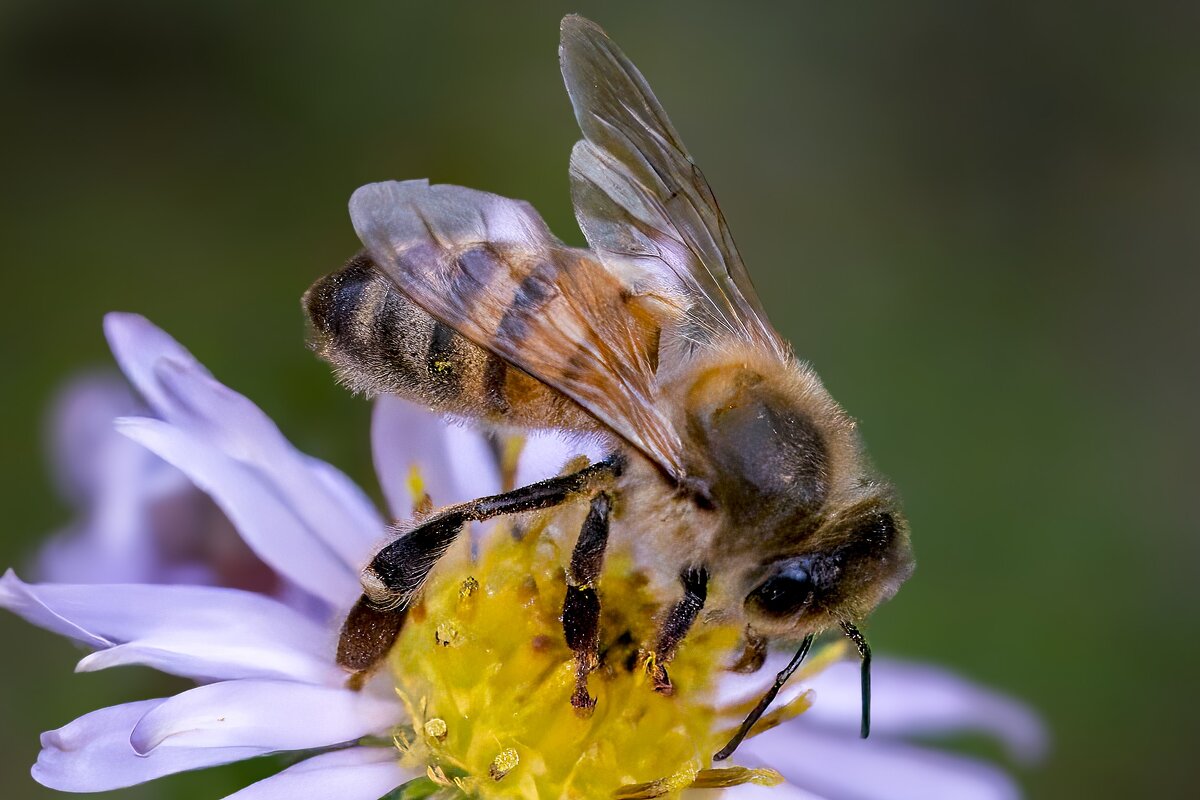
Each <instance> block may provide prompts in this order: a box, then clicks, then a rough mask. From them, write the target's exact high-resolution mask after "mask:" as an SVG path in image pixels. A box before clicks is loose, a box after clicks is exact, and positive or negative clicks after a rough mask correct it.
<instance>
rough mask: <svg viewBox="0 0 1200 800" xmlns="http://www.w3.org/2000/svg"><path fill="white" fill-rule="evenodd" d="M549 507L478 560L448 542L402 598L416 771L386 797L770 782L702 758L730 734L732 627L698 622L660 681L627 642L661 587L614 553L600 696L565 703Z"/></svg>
mask: <svg viewBox="0 0 1200 800" xmlns="http://www.w3.org/2000/svg"><path fill="white" fill-rule="evenodd" d="M566 516H568V517H569V516H570V514H567V515H566ZM549 519H550V517H545V518H543V519H541V520H539V521H536V522H535V523H534V524H533V525H532V526H531V527H530V529H529V530H527V531H526V532H525V534H524V536H523V537H522V538H520V539H517V538H515V537H514V536H512V535H511V533H510V532H509V530H507V529H505V528H503V527H500V526H498V527H497V528H495V529H494V530H493V532H492V535H491V536H490V537H489V540H488V541H487V542H486V543H485V545H484V546H483V547H481V548H480V552H479V554H478V556H477V557H476V558H474V559H472V558H471V557H470V556H469V555H468V554H467V552H466V547H460V548H456V550H455V551H453V552H451V553H450V554H448V555H447V556H446V558H445V559H444V560H443V563H441V564H440V565H439V566H438V568H437V570H436V571H435V573H434V575H433V577H432V579H431V581H430V583H429V585H428V586H427V587H426V590H425V592H424V595H423V597H422V599H421V601H420V602H419V603H418V604H417V605H415V606H414V607H413V608H412V609H411V612H410V614H409V619H408V622H407V624H406V626H405V628H404V631H403V633H402V634H401V636H400V639H399V640H398V642H397V644H396V646H395V648H394V649H393V651H392V653H391V655H390V667H391V670H392V673H393V676H394V679H395V683H396V691H397V693H398V695H399V696H400V698H401V700H402V701H403V702H404V704H405V705H406V707H407V708H408V711H409V714H410V717H411V720H412V724H411V727H405V728H403V729H401V730H400V731H398V732H397V734H396V745H397V747H398V749H399V750H400V753H401V760H402V763H403V764H404V765H405V766H408V767H415V768H424V770H425V772H426V774H427V776H428V777H427V778H425V779H421V780H419V781H415V782H413V783H412V784H409V785H408V786H406V787H404V789H402V790H401V791H400V792H399V793H398V794H397V796H398V797H405V798H407V797H413V798H415V797H431V796H436V797H439V798H443V797H444V798H452V797H478V798H555V800H557V799H558V798H580V799H583V798H587V799H588V800H591V799H592V798H608V797H626V798H648V797H670V796H675V795H676V794H678V792H679V791H681V790H682V789H684V788H687V787H689V786H693V785H696V786H720V785H732V784H734V783H743V782H747V781H754V782H758V783H775V782H778V779H779V778H778V775H777V774H776V773H773V772H771V771H769V770H746V769H742V768H734V769H732V770H712V769H708V767H709V765H710V758H711V755H712V753H713V752H715V751H716V750H717V749H718V748H719V747H720V746H721V744H723V743H724V741H723V738H722V737H723V736H727V735H728V730H724V729H718V720H717V715H718V712H717V709H716V708H715V707H714V703H713V689H714V686H715V683H716V680H717V677H718V676H719V674H720V670H721V668H722V666H723V665H724V664H726V663H728V661H729V657H730V650H731V648H733V647H734V645H735V644H736V642H737V639H738V631H736V630H733V629H731V628H729V627H725V626H718V625H713V624H700V625H697V627H696V629H695V630H694V631H693V632H692V634H691V635H690V636H689V637H688V639H687V641H686V643H685V644H684V646H683V647H682V648H681V649H680V651H679V654H678V656H677V657H676V658H675V660H674V661H673V662H672V663H671V677H672V680H673V682H674V684H675V686H676V692H675V693H674V695H672V696H670V697H666V696H663V695H660V694H656V693H655V692H654V691H652V689H651V686H650V681H649V678H648V676H647V675H646V672H645V669H644V666H643V665H642V664H641V663H640V662H639V657H638V654H639V645H640V644H642V643H644V642H648V641H652V640H653V636H654V633H655V615H656V614H657V613H658V612H660V611H661V608H660V600H659V598H656V597H654V596H652V595H651V593H650V592H649V591H648V589H647V587H646V582H645V580H644V579H643V578H642V576H640V575H639V574H638V572H637V571H636V570H635V569H634V567H633V563H632V561H631V560H630V559H629V558H628V557H626V556H623V555H622V554H620V553H613V554H610V555H609V557H608V559H607V563H606V567H605V570H604V574H603V576H602V578H601V580H600V582H599V584H598V591H599V593H600V599H601V604H602V633H601V650H602V653H601V661H602V664H601V666H600V668H599V669H597V670H596V671H595V672H593V673H592V675H591V678H590V681H589V689H590V691H591V693H592V694H593V695H594V696H595V697H596V699H597V702H596V707H595V710H594V712H593V713H592V714H591V715H590V716H581V715H580V714H578V713H577V712H576V711H575V709H574V708H572V706H571V702H570V699H571V694H572V692H573V691H574V688H575V663H574V660H573V658H572V654H571V651H570V650H569V649H568V648H567V646H566V643H565V641H564V639H563V633H562V623H561V619H560V617H561V614H562V605H563V596H564V594H565V592H566V579H565V576H564V570H563V566H562V565H563V564H564V563H566V562H567V561H568V560H569V556H570V553H569V552H563V551H562V549H561V548H562V547H563V546H564V545H562V544H561V543H559V542H558V541H557V540H556V537H554V536H551V535H549V534H548V533H547V523H548V521H549ZM565 546H568V547H569V544H567V545H565Z"/></svg>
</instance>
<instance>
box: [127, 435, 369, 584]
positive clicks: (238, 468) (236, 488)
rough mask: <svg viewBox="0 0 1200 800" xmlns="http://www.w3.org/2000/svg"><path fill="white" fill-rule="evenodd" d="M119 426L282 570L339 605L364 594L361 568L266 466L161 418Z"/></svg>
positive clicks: (272, 565)
mask: <svg viewBox="0 0 1200 800" xmlns="http://www.w3.org/2000/svg"><path fill="white" fill-rule="evenodd" d="M117 428H118V430H120V431H121V432H122V433H124V434H125V435H126V436H128V437H130V438H131V439H133V440H134V441H136V442H138V443H139V444H141V445H143V446H144V447H146V448H148V449H149V450H151V451H153V452H154V453H156V454H157V455H159V456H160V457H162V458H163V459H164V460H166V461H168V462H170V463H171V464H174V465H175V466H176V467H178V468H179V469H180V470H182V471H183V472H184V473H185V474H186V475H187V476H188V477H189V478H191V480H192V482H193V483H195V484H196V486H197V487H199V488H200V489H202V490H203V491H205V492H207V493H208V494H209V496H211V497H212V499H213V501H214V502H215V503H216V504H217V505H218V506H219V507H220V508H221V510H222V511H224V512H225V515H226V516H228V517H229V519H230V521H232V522H233V524H234V526H236V527H237V529H238V532H239V533H240V534H241V535H242V538H243V539H245V541H246V543H247V544H248V545H249V546H250V549H252V550H253V551H254V552H255V554H257V555H258V557H259V558H261V559H262V560H263V561H264V562H266V563H267V564H268V565H269V566H270V567H272V568H273V569H274V570H275V571H276V572H278V573H280V574H281V575H284V576H286V577H288V578H289V579H291V580H292V581H293V582H295V583H296V584H297V585H298V586H301V587H302V588H304V589H306V590H308V591H309V592H311V593H312V594H314V595H316V596H317V597H320V598H322V599H324V600H326V601H327V602H329V603H330V604H331V605H334V606H343V605H348V604H349V603H350V602H351V601H352V600H353V598H354V597H356V596H357V595H358V594H359V592H360V588H359V582H358V578H357V569H356V568H355V567H354V566H352V565H351V564H350V563H349V562H347V561H345V560H343V559H342V558H339V557H338V555H337V554H336V553H335V552H333V551H332V550H331V549H330V548H329V547H328V546H327V543H326V542H325V540H324V539H323V537H320V536H317V535H315V533H314V531H313V530H312V528H311V527H310V526H309V525H308V519H307V518H305V517H302V516H300V515H299V513H298V511H297V509H296V508H295V507H294V506H292V505H291V504H290V503H288V502H286V501H285V500H284V499H283V498H282V497H280V495H279V493H278V491H277V488H278V487H277V484H275V483H274V482H272V481H271V480H270V479H269V478H267V477H266V476H264V475H263V474H262V473H261V472H260V471H258V470H255V469H253V468H251V467H249V466H247V465H246V464H243V463H241V462H238V461H235V460H234V459H232V458H229V457H227V456H226V455H225V454H224V453H222V452H221V451H219V450H217V449H216V448H214V447H212V446H210V444H209V442H208V440H205V439H201V438H199V437H196V436H194V435H192V434H189V433H187V432H185V431H184V430H182V429H180V428H176V427H173V426H171V425H169V424H167V423H165V422H162V421H160V420H153V419H124V420H121V421H119V422H118V425H117ZM361 560H362V561H365V560H366V557H365V555H364V556H363V558H362V559H361Z"/></svg>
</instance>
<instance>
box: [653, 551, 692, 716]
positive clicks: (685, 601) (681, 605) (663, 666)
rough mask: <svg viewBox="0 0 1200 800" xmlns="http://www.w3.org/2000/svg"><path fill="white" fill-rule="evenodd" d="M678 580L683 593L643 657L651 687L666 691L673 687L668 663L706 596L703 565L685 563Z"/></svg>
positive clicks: (666, 692)
mask: <svg viewBox="0 0 1200 800" xmlns="http://www.w3.org/2000/svg"><path fill="white" fill-rule="evenodd" d="M679 582H680V583H681V584H683V597H681V598H680V599H679V600H678V602H676V603H675V605H674V606H672V607H671V610H670V611H669V612H667V616H666V617H665V618H664V619H663V622H662V626H661V627H660V628H659V629H658V639H657V641H655V643H654V649H653V650H651V651H650V653H649V655H648V656H647V657H646V660H645V663H646V671H647V672H649V673H650V680H651V682H652V684H653V686H654V691H656V692H659V693H660V694H667V695H669V694H673V693H674V691H675V687H674V686H673V685H672V684H671V678H670V676H669V675H667V664H668V663H669V662H670V661H671V659H672V658H674V657H675V651H676V650H677V649H678V647H679V643H680V642H682V641H683V639H684V637H685V636H687V633H688V631H689V630H691V627H692V624H693V623H694V622H695V621H696V616H697V615H698V614H699V613H700V609H702V608H704V601H705V600H706V599H707V597H708V569H707V568H706V567H703V566H699V567H688V568H687V569H686V570H684V571H683V572H682V573H681V574H680V576H679Z"/></svg>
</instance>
